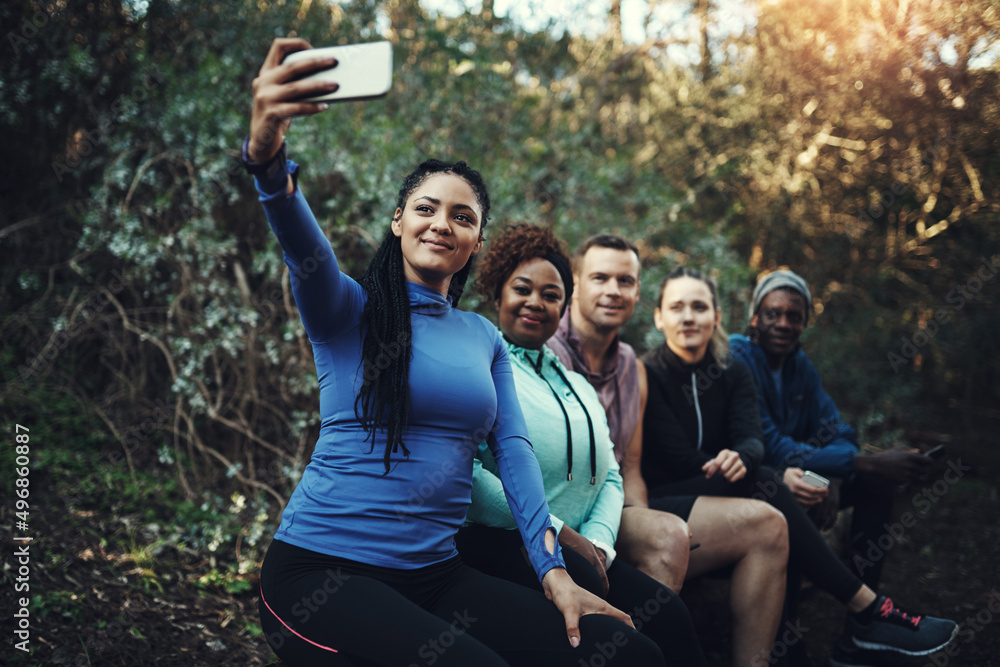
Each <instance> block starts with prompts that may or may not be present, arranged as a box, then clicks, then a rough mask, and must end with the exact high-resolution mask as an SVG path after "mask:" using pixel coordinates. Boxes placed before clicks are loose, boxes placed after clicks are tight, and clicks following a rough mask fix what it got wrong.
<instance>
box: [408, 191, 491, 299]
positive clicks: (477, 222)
mask: <svg viewBox="0 0 1000 667" xmlns="http://www.w3.org/2000/svg"><path fill="white" fill-rule="evenodd" d="M481 218H482V209H481V208H480V206H479V203H478V201H477V200H476V193H475V191H474V190H473V189H472V186H471V185H469V183H468V182H467V181H466V180H465V179H464V178H462V177H460V176H456V175H454V174H450V173H440V174H432V175H430V176H428V177H427V178H426V179H424V181H423V182H422V183H421V184H420V185H419V186H418V187H417V188H416V189H415V190H414V191H413V192H411V193H410V196H409V197H408V198H407V200H406V204H405V206H404V208H403V210H400V209H396V214H395V215H394V216H393V220H392V233H393V234H395V235H396V236H398V237H399V240H400V244H401V246H402V250H403V274H404V275H405V277H406V279H407V280H409V281H410V282H414V283H419V284H421V285H426V286H427V287H430V288H432V289H435V290H437V291H439V292H441V293H442V294H447V293H448V287H449V285H450V284H451V277H452V276H453V275H454V274H455V273H457V272H458V271H459V270H461V269H462V267H464V266H465V265H466V263H467V262H468V261H469V258H470V257H471V256H472V255H474V254H475V253H477V252H479V249H480V248H481V247H482V245H483V243H482V241H481V239H480V233H481V230H482V224H481Z"/></svg>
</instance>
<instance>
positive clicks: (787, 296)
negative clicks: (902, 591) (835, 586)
mask: <svg viewBox="0 0 1000 667" xmlns="http://www.w3.org/2000/svg"><path fill="white" fill-rule="evenodd" d="M811 308H812V298H811V296H810V293H809V287H808V285H806V282H805V280H803V279H802V278H801V277H800V276H798V275H797V274H795V273H793V272H791V271H775V272H773V273H769V274H767V275H766V276H764V277H762V278H761V279H759V280H758V282H757V286H756V288H755V289H754V292H753V303H752V306H751V310H750V315H751V317H750V327H749V329H748V332H747V333H748V335H739V334H734V335H732V336H730V342H731V344H732V350H733V354H734V355H735V356H736V357H737V358H738V359H741V360H742V361H743V362H744V363H746V365H747V366H749V367H750V370H751V372H752V373H753V376H754V381H755V382H756V384H757V392H758V396H759V400H760V413H761V425H762V427H763V433H764V448H765V456H764V463H765V465H769V466H772V467H774V468H777V469H779V470H784V481H785V484H786V485H787V486H788V487H789V489H791V491H792V493H793V494H795V496H796V498H797V499H798V500H799V502H800V503H802V504H803V505H805V506H809V507H812V508H813V516H814V518H815V520H816V522H817V524H818V525H819V526H820V527H821V528H825V527H829V526H831V525H832V524H833V522H834V521H835V519H836V515H837V511H838V510H839V509H841V508H844V507H849V506H853V507H854V516H853V520H852V523H851V548H852V564H853V567H854V569H855V571H856V572H857V574H858V576H859V577H860V578H861V579H862V580H863V581H864V582H865V583H866V584H868V585H869V586H871V587H872V588H874V589H876V590H877V589H878V584H879V578H880V577H881V573H882V565H883V563H884V560H885V555H886V553H887V551H888V550H889V548H891V545H892V543H893V542H894V540H895V539H896V536H893V535H887V530H888V523H889V516H890V511H891V509H892V485H893V484H898V483H903V482H906V481H909V480H913V479H916V478H918V477H919V476H920V475H921V474H924V473H926V472H927V469H928V467H929V466H930V465H931V461H930V459H928V458H927V457H925V456H923V455H922V454H920V453H919V452H918V450H916V449H909V448H905V447H896V448H893V449H889V450H886V451H883V452H880V453H877V454H864V455H862V454H860V448H859V446H858V440H857V435H856V434H855V432H854V429H852V428H851V427H850V426H848V425H847V424H845V423H844V422H843V420H841V418H840V412H839V411H838V410H837V406H836V405H835V404H834V402H833V400H832V399H831V398H830V396H829V395H827V393H826V392H825V391H824V390H823V384H822V382H821V381H820V376H819V373H818V372H817V371H816V368H815V367H814V366H813V365H812V363H811V362H810V361H809V358H808V357H807V356H806V353H805V352H803V351H802V349H801V347H800V345H799V337H800V336H801V335H802V331H803V330H804V329H805V327H806V324H807V323H808V321H809V311H810V310H811ZM807 470H809V471H812V472H815V473H818V474H820V475H822V476H824V477H827V478H829V479H830V486H829V487H828V488H825V489H824V488H820V487H816V486H812V485H810V484H808V483H807V482H806V481H804V480H803V475H804V473H805V471H807ZM887 547H889V548H887Z"/></svg>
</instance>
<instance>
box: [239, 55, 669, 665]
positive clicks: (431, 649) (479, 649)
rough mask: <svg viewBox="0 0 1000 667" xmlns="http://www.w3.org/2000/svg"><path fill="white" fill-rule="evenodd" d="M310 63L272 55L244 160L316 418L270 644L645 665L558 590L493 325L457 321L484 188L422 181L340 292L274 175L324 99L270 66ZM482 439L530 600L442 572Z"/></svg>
mask: <svg viewBox="0 0 1000 667" xmlns="http://www.w3.org/2000/svg"><path fill="white" fill-rule="evenodd" d="M308 48H310V47H309V45H308V43H306V42H305V41H303V40H300V39H278V40H275V42H274V43H273V44H272V46H271V49H270V51H269V52H268V55H267V58H266V60H265V62H264V65H263V67H262V68H261V70H260V75H259V76H258V78H257V79H256V80H255V81H254V98H253V115H252V119H251V130H250V136H249V137H248V138H247V141H246V143H245V144H244V149H243V150H244V161H245V162H246V166H247V169H248V171H249V172H250V173H252V174H254V176H255V177H256V185H257V189H258V191H259V193H260V201H261V202H262V203H263V206H264V210H265V213H266V215H267V219H268V222H269V223H270V225H271V228H272V230H273V231H274V234H275V236H276V237H277V239H278V241H279V242H280V243H281V247H282V251H283V254H284V259H285V263H286V264H287V265H288V266H289V268H290V269H291V275H292V290H293V293H294V295H295V301H296V304H297V306H298V308H299V312H300V315H301V317H302V322H303V325H304V326H305V329H306V333H307V334H308V336H309V339H310V342H311V344H312V348H313V354H314V358H315V364H316V371H317V376H318V379H319V390H320V412H321V417H322V423H321V428H320V435H319V439H318V441H317V443H316V446H315V450H314V452H313V455H312V459H311V460H310V462H309V464H308V466H307V467H306V469H305V471H304V473H303V476H302V479H301V480H300V481H299V483H298V485H297V487H296V488H295V491H294V492H293V494H292V496H291V498H290V499H289V502H288V505H287V507H286V508H285V510H284V512H283V514H282V520H281V524H280V526H279V527H278V530H277V532H276V534H275V538H274V541H273V542H272V544H271V546H270V548H269V549H268V553H267V555H266V556H265V559H264V563H263V565H262V568H261V602H260V615H261V625H262V628H263V630H264V634H265V636H266V637H267V639H268V642H269V643H270V645H271V647H272V648H273V649H274V651H275V653H277V654H278V656H279V657H280V658H281V659H282V660H283V661H285V662H286V663H287V664H289V665H386V666H391V667H399V666H400V665H410V664H432V663H433V664H436V665H444V666H451V665H454V666H459V665H461V666H468V665H477V666H479V665H506V664H508V662H509V663H510V664H515V665H567V666H569V665H574V666H575V665H577V664H578V663H579V660H580V659H581V658H582V659H584V660H585V661H586V660H587V659H589V657H590V652H591V651H590V650H589V649H588V648H587V647H588V646H593V645H594V643H595V642H597V643H600V642H608V641H611V638H612V636H619V635H618V634H617V633H622V634H621V636H624V637H626V638H628V642H627V643H626V645H625V646H623V647H621V648H620V649H619V651H618V652H617V654H616V655H615V657H614V660H610V661H608V663H607V664H619V665H639V664H658V663H657V662H655V661H654V662H651V660H653V659H655V658H656V657H657V656H658V651H657V650H656V647H655V646H653V645H652V644H651V643H649V642H648V640H646V639H645V638H644V637H642V636H641V635H639V634H637V633H636V632H635V630H634V628H633V627H632V625H631V622H630V620H629V618H628V617H627V616H626V615H625V614H624V613H622V612H620V611H618V610H616V609H614V608H612V607H611V606H610V605H608V604H607V603H606V602H604V601H603V600H601V599H600V598H597V597H596V596H594V595H592V594H590V593H588V592H586V591H584V590H583V589H581V588H579V587H577V586H576V585H575V584H574V583H573V582H572V580H571V579H570V577H569V575H568V574H567V573H566V570H565V569H564V567H563V561H562V558H561V556H560V551H559V548H558V545H557V544H556V539H555V531H554V530H553V529H552V526H551V523H550V521H549V514H548V507H547V505H546V503H545V497H544V491H543V489H542V481H541V476H540V474H539V470H538V464H537V462H536V460H535V458H534V455H533V454H532V451H531V445H530V443H529V442H528V440H527V437H526V430H525V427H524V421H523V418H522V417H521V412H520V407H519V405H518V402H517V395H516V393H515V392H514V387H513V382H512V380H511V371H510V364H509V362H508V359H507V353H506V349H505V347H504V345H503V342H502V341H501V339H500V336H499V333H498V332H497V331H496V329H495V328H494V327H493V325H492V324H490V323H489V322H488V321H487V320H485V319H483V318H481V317H480V316H478V315H474V314H471V313H466V312H463V311H460V310H458V309H457V308H456V307H455V306H456V305H457V303H458V300H459V298H460V297H461V295H462V291H463V287H464V283H465V279H466V277H467V275H468V273H469V267H470V264H471V261H472V257H473V256H474V255H475V254H476V253H477V252H478V251H479V249H480V248H481V246H482V239H483V237H482V232H483V228H484V227H485V225H486V223H487V221H488V216H489V209H490V201H489V195H488V194H487V191H486V187H485V185H484V184H483V182H482V179H481V178H480V176H479V174H478V172H476V171H474V170H472V169H470V168H469V167H468V166H466V165H465V163H463V162H459V163H456V164H451V163H444V162H439V161H435V160H430V161H427V162H424V163H423V164H421V165H420V166H419V167H418V168H417V169H416V170H415V171H414V172H413V173H411V174H410V175H409V176H408V177H407V178H406V180H405V182H404V183H403V186H402V188H401V189H400V191H399V195H398V198H397V201H396V204H395V213H394V214H393V215H392V216H391V217H389V216H387V218H386V223H387V231H386V235H385V240H384V241H383V243H382V245H381V246H380V247H379V249H378V250H377V252H376V254H375V257H374V259H373V260H372V262H371V264H370V265H369V267H368V270H367V271H366V273H365V275H364V277H363V278H362V279H361V280H360V282H356V281H354V280H353V279H351V278H349V277H348V276H346V275H344V274H342V273H341V272H340V269H339V268H338V265H337V260H336V258H335V257H334V254H333V250H332V248H331V247H330V243H329V241H328V240H327V239H326V237H325V236H324V235H323V233H322V231H321V230H320V227H319V225H318V224H317V222H316V219H315V217H314V216H313V214H312V212H311V210H310V209H309V206H308V204H307V203H306V201H305V198H304V197H303V195H302V192H301V190H299V188H298V185H297V184H298V176H299V168H298V165H296V164H295V163H294V162H292V161H290V160H288V159H287V158H286V157H285V145H284V135H285V132H286V131H287V129H288V126H289V122H290V119H291V118H292V117H293V116H306V115H311V114H315V113H318V112H320V111H322V110H323V109H324V108H325V106H324V105H319V104H312V103H304V102H296V101H294V100H295V99H296V98H301V97H303V96H309V95H317V94H322V93H325V92H329V91H330V90H332V86H331V85H330V84H326V83H316V82H312V81H295V80H294V79H296V78H297V77H300V76H302V75H304V74H308V73H311V72H314V71H318V70H321V69H329V68H330V67H332V66H334V63H333V62H331V61H329V60H316V59H313V60H305V61H301V62H297V63H294V64H282V60H283V58H284V56H285V55H287V54H288V53H291V52H294V51H301V50H304V49H308ZM390 210H391V209H390ZM307 263H309V265H310V266H313V264H314V265H315V270H312V271H309V272H304V271H302V267H303V266H304V265H306V264H307ZM484 438H485V439H486V440H487V442H488V443H489V447H490V449H491V451H492V452H493V455H494V456H495V457H496V460H497V462H498V465H499V471H500V476H501V478H502V479H503V481H504V485H505V489H506V490H507V493H508V498H509V500H510V503H511V508H512V512H513V515H514V517H515V519H516V522H517V526H518V528H519V529H520V531H521V534H522V536H523V539H524V543H525V544H526V545H528V548H527V552H528V554H529V557H530V559H531V564H532V567H533V568H534V571H535V574H536V576H537V577H538V579H539V580H540V582H541V586H542V588H543V590H544V591H545V595H544V596H543V595H541V594H539V593H538V592H536V591H531V590H528V589H526V588H524V587H521V586H517V585H514V584H511V583H510V582H506V581H502V580H499V579H494V578H492V577H488V576H486V575H483V574H482V573H480V572H478V571H476V570H473V569H472V568H469V567H467V566H465V565H463V564H462V562H461V560H460V559H459V557H458V555H457V552H456V549H455V543H454V535H455V532H456V531H457V530H458V528H459V526H461V523H462V520H463V519H464V517H465V514H466V510H467V507H468V504H469V498H470V493H471V488H472V460H473V455H474V454H475V451H476V448H477V445H478V444H479V442H480V441H482V440H483V439H484ZM430 487H432V488H430ZM428 488H430V491H429V492H428V493H426V494H425V493H423V492H424V491H425V490H426V489H428ZM418 489H419V490H420V491H419V492H418V491H417V490H418ZM414 493H420V497H421V499H422V502H421V503H414V502H412V499H413V497H414ZM546 597H547V598H549V600H551V602H549V601H547V600H546V599H545V598H546ZM553 603H554V604H553ZM581 617H582V618H581ZM581 641H582V645H581Z"/></svg>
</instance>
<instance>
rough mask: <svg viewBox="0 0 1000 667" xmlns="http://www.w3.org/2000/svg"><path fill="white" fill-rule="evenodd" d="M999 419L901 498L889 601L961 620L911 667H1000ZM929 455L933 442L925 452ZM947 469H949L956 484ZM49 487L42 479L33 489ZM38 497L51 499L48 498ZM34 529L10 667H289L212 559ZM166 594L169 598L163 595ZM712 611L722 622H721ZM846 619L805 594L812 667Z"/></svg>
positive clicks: (77, 532) (100, 534)
mask: <svg viewBox="0 0 1000 667" xmlns="http://www.w3.org/2000/svg"><path fill="white" fill-rule="evenodd" d="M997 426H1000V419H996V418H995V417H994V418H993V419H991V420H988V421H986V422H984V423H980V424H978V425H977V426H976V433H978V434H980V435H978V436H976V437H969V435H968V433H966V432H964V430H960V429H956V433H955V434H954V435H953V436H952V437H951V438H950V443H949V452H948V455H947V457H946V458H945V459H944V461H943V462H942V463H941V465H940V467H939V468H938V469H937V470H936V472H935V474H934V475H933V476H932V477H931V478H930V479H928V480H927V481H926V483H923V484H920V485H911V486H909V487H905V488H901V489H900V490H899V493H898V495H897V504H896V516H897V518H900V519H901V518H902V517H903V514H904V513H906V512H909V513H910V514H911V516H912V517H913V518H914V520H913V521H912V522H908V523H910V525H909V526H904V528H903V531H902V532H901V533H899V536H900V539H899V540H898V541H894V542H893V543H892V544H891V545H888V548H887V549H885V552H886V557H887V558H888V561H887V566H886V568H885V574H884V585H883V590H884V591H885V592H886V593H888V594H889V595H891V596H892V597H893V598H895V599H896V600H897V601H898V602H899V603H900V604H903V605H905V606H907V607H909V608H910V609H913V610H916V611H920V612H923V613H928V614H933V615H939V616H945V617H949V618H953V619H955V620H957V621H959V622H960V623H961V624H962V630H961V633H960V634H959V637H958V639H957V641H956V642H955V644H954V645H953V647H952V651H951V652H952V653H953V655H947V654H945V653H943V652H942V653H939V654H936V655H934V656H929V657H925V658H923V659H915V660H913V661H911V662H912V665H913V666H914V667H924V666H931V665H933V666H936V667H943V666H945V665H970V666H971V665H982V666H986V665H1000V577H998V575H997V572H998V568H997V563H998V562H1000V499H998V479H1000V453H998V452H997V450H996V449H995V448H994V444H995V436H994V435H993V434H994V433H996V430H997V428H996V427H997ZM921 444H923V445H929V444H931V443H930V442H927V443H921ZM948 471H951V472H950V473H949V472H948ZM36 479H38V480H39V481H40V482H42V483H44V473H41V472H39V473H38V477H37V478H36ZM36 497H42V498H44V496H41V494H39V496H36ZM39 502H41V503H42V504H41V505H36V506H33V508H32V510H33V517H35V519H36V520H37V521H38V525H43V526H44V527H45V529H44V531H41V530H40V531H39V533H38V535H37V537H36V539H35V540H34V541H32V542H31V543H30V551H29V553H30V554H31V556H30V558H31V561H30V562H31V578H30V586H31V589H30V595H31V596H39V597H38V600H39V601H40V602H38V603H36V602H33V603H32V606H30V607H29V610H30V612H31V627H30V637H29V644H28V645H29V646H30V647H31V648H32V649H33V652H32V653H31V654H25V653H23V652H22V651H19V650H16V649H15V648H14V646H13V644H14V643H15V642H17V641H19V639H18V638H17V637H16V636H14V632H13V631H14V629H16V626H15V624H16V622H17V619H15V618H14V610H15V609H16V608H17V605H18V597H20V595H21V594H20V593H15V591H14V584H15V581H16V577H17V564H16V561H15V559H14V558H10V557H8V555H10V554H13V553H15V549H16V548H18V547H19V546H20V545H19V544H15V543H14V542H13V540H12V532H11V525H12V523H13V520H14V517H13V509H12V508H10V507H5V509H4V510H3V515H2V516H0V525H2V531H3V532H2V535H0V537H2V541H3V549H4V555H5V557H4V565H3V577H2V578H3V579H4V581H3V584H2V587H0V599H2V607H3V609H4V621H3V623H4V625H5V627H6V629H5V630H4V635H5V636H6V637H8V638H10V637H12V636H14V639H13V641H11V640H7V641H9V642H10V643H8V645H7V647H6V648H5V649H4V650H3V654H2V655H3V658H2V660H0V662H2V663H3V664H10V665H44V666H49V665H74V666H77V665H102V666H103V665H109V666H117V665H122V666H127V667H137V666H140V665H159V666H164V667H166V666H173V665H188V666H189V665H212V666H216V667H218V666H228V665H232V666H233V667H254V666H256V665H266V664H279V663H277V662H276V660H275V659H274V658H273V656H272V654H271V651H270V650H269V648H268V647H267V644H266V642H265V641H264V639H263V638H262V637H261V636H260V630H259V628H258V626H257V623H258V622H257V595H256V594H255V592H254V591H255V590H256V581H251V583H252V584H253V587H252V588H251V590H249V591H247V592H245V593H241V594H235V595H234V594H228V593H225V592H222V591H221V590H205V589H204V588H199V587H198V586H196V585H195V583H194V582H195V579H196V578H197V573H198V572H201V571H204V568H205V565H206V559H205V558H204V557H202V556H200V555H199V554H197V553H194V552H191V551H188V550H185V549H183V548H182V549H180V550H174V551H172V552H171V551H169V550H168V551H165V552H162V553H160V554H159V555H158V560H157V563H156V567H157V568H158V579H157V581H158V582H159V583H158V585H156V586H151V585H150V584H149V581H150V579H149V577H146V576H144V572H143V568H142V566H140V565H139V564H137V563H136V562H135V561H134V560H132V559H129V558H128V557H127V555H126V554H123V553H115V552H114V551H113V550H109V547H108V545H110V544H114V543H118V542H120V541H118V542H116V541H115V540H109V539H108V537H109V536H110V535H113V534H114V533H115V532H116V531H127V530H128V526H127V525H123V524H122V522H121V521H120V520H118V519H116V518H114V517H100V516H94V515H86V514H85V513H84V514H83V515H81V514H79V513H77V514H73V513H70V512H68V511H67V509H66V507H65V504H64V503H61V502H60V500H59V498H58V497H53V498H51V499H49V500H41V501H39ZM161 587H162V590H160V588H161ZM724 606H725V605H708V606H707V607H704V608H696V609H695V616H696V620H697V621H698V622H699V623H700V627H701V630H700V632H701V633H702V637H703V639H704V640H705V642H706V643H705V645H706V646H707V647H708V650H707V652H708V654H709V658H710V663H711V664H712V665H713V666H714V665H719V666H722V665H728V664H729V659H728V643H727V633H726V628H727V621H726V619H725V618H724V612H723V614H722V615H720V616H716V615H714V614H715V613H716V612H717V611H718V610H719V609H721V608H724ZM713 609H714V610H715V611H713ZM843 618H844V613H843V609H842V607H840V606H839V605H838V604H836V603H835V602H834V600H833V599H832V598H831V597H829V596H828V595H826V594H825V593H822V592H819V591H817V590H815V589H807V590H805V591H804V593H803V603H802V614H801V629H802V633H801V634H802V635H803V638H804V641H805V642H806V646H807V647H808V650H809V652H810V654H811V656H812V658H813V662H814V664H815V665H826V664H827V660H828V658H829V650H830V647H831V646H832V644H833V642H834V640H835V638H836V636H837V635H838V633H839V630H840V629H841V628H842V625H843Z"/></svg>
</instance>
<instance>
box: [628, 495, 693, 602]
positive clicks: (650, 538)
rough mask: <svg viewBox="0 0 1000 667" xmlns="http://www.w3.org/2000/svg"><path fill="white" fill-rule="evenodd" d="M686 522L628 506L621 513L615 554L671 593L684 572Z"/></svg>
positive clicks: (687, 542)
mask: <svg viewBox="0 0 1000 667" xmlns="http://www.w3.org/2000/svg"><path fill="white" fill-rule="evenodd" d="M690 535H691V532H690V529H689V528H688V525H687V522H686V521H684V519H682V518H680V517H679V516H676V515H674V514H669V513H667V512H659V511H656V510H649V509H645V508H642V509H640V508H628V509H626V511H625V513H623V515H622V529H621V531H620V532H619V534H618V545H616V546H618V553H619V555H625V557H626V560H628V561H629V562H631V563H632V564H633V565H635V566H636V567H638V568H639V569H640V570H642V571H643V572H645V573H646V574H649V575H650V576H653V577H654V578H657V579H660V580H661V581H663V583H665V584H666V585H667V586H669V587H670V588H671V589H672V590H674V591H675V592H677V591H679V590H680V588H681V585H682V584H683V581H684V576H685V574H686V573H687V565H688V557H689V556H690V550H691V537H690Z"/></svg>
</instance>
